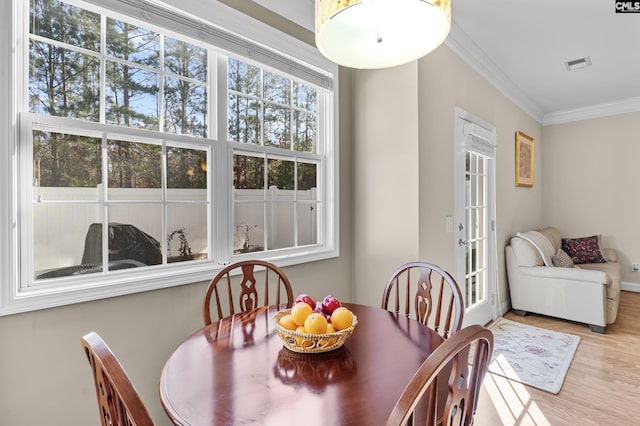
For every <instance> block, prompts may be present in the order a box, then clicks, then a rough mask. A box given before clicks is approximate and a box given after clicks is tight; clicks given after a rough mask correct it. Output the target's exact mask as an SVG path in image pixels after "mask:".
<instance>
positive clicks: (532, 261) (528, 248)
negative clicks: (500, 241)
mask: <svg viewBox="0 0 640 426" xmlns="http://www.w3.org/2000/svg"><path fill="white" fill-rule="evenodd" d="M511 248H512V249H513V254H514V256H515V258H516V263H517V264H518V266H526V267H532V266H542V265H544V262H543V260H542V256H540V252H539V251H538V250H536V248H535V247H534V246H533V244H531V243H530V242H529V241H527V240H525V239H524V238H519V237H513V238H511Z"/></svg>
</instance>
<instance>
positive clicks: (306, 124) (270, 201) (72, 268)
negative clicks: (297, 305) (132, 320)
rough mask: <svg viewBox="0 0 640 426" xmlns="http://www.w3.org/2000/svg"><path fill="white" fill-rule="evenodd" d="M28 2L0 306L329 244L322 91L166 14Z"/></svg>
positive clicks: (286, 256) (310, 256)
mask: <svg viewBox="0 0 640 426" xmlns="http://www.w3.org/2000/svg"><path fill="white" fill-rule="evenodd" d="M27 3H28V5H26V6H24V8H22V6H17V9H16V10H14V13H15V16H16V17H17V20H18V21H20V20H21V19H24V21H23V22H25V23H26V22H28V24H27V25H25V26H24V27H25V28H24V31H23V32H22V33H20V34H17V37H18V39H20V40H23V44H22V45H24V46H25V49H24V51H23V56H24V58H25V60H23V61H18V64H20V63H22V64H24V66H23V67H22V68H23V73H24V74H23V75H24V76H25V78H24V79H23V80H22V79H20V78H18V79H17V80H16V84H15V88H16V89H15V90H16V97H17V99H19V102H18V106H17V111H16V120H17V123H18V125H17V126H16V127H17V128H18V129H19V131H17V132H16V135H15V139H16V145H17V147H18V152H19V161H18V164H19V167H18V168H16V182H19V183H20V185H18V186H17V188H18V191H17V195H18V198H19V200H20V205H21V206H22V208H21V209H20V213H19V217H18V219H19V220H18V222H19V227H18V232H17V233H16V234H15V235H16V240H15V243H16V244H15V246H16V247H19V251H18V253H16V254H15V255H14V259H16V260H17V262H16V264H17V265H18V268H17V271H16V273H15V275H14V276H13V279H14V280H15V281H16V283H17V285H16V286H15V287H14V289H15V290H14V291H13V292H12V291H9V292H7V291H6V290H4V291H3V293H0V294H3V298H2V300H1V301H0V302H1V303H0V314H1V313H4V312H11V309H7V307H8V306H9V305H12V303H11V302H12V301H14V300H17V299H21V298H22V299H23V300H28V299H30V298H31V300H34V301H36V300H37V302H34V303H29V302H26V303H24V306H22V307H20V306H19V307H14V308H12V309H14V310H17V311H20V310H28V309H32V306H33V305H38V306H42V307H47V306H55V305H60V304H65V303H71V302H74V301H82V300H92V299H95V298H100V297H109V296H112V295H117V294H124V293H129V292H134V291H142V290H147V289H153V288H160V287H166V286H170V285H176V284H183V283H188V282H196V281H198V280H202V279H208V278H210V276H211V275H212V273H213V272H214V271H215V268H217V267H219V265H222V264H225V263H228V262H230V261H234V260H240V259H242V258H243V257H244V256H249V255H250V256H252V257H256V256H258V257H261V258H265V259H269V260H272V261H278V260H279V261H280V263H281V264H283V265H285V264H292V263H299V262H304V261H308V260H317V259H320V258H326V257H330V256H334V255H336V254H337V245H336V241H335V235H336V231H337V230H336V229H335V227H334V226H333V225H332V224H333V223H336V222H335V217H334V215H335V211H337V210H336V205H335V199H334V197H335V195H334V188H335V186H333V184H330V180H328V178H329V177H332V176H333V174H334V172H333V167H334V166H333V165H334V164H335V162H334V161H335V159H334V158H333V157H332V156H331V155H327V154H328V153H329V152H332V151H333V149H334V148H333V147H334V141H333V129H332V124H331V123H333V119H331V118H330V114H332V111H333V99H334V97H333V96H334V94H333V91H332V90H331V89H327V87H323V85H322V84H318V80H313V79H312V81H306V80H305V79H304V78H300V76H296V75H295V73H294V75H289V74H288V73H287V72H283V71H282V70H278V69H275V68H272V67H271V66H268V65H264V64H262V63H261V62H260V61H256V59H255V58H246V57H243V56H242V55H240V54H235V53H233V52H232V51H229V50H228V49H225V50H220V49H219V48H218V47H217V46H216V45H215V44H214V43H211V42H209V41H207V40H206V41H203V40H201V39H195V38H192V35H193V31H191V29H190V28H189V26H188V25H187V26H185V31H184V34H182V33H180V32H177V31H176V28H170V29H165V28H163V27H162V26H161V25H158V22H161V18H162V14H161V13H159V12H158V11H162V9H157V10H156V12H158V14H157V16H160V18H157V17H156V18H154V16H155V15H153V13H152V14H150V15H149V16H151V18H150V19H149V21H150V22H144V21H141V20H139V19H135V18H129V17H128V16H126V15H123V14H122V13H121V11H120V10H119V12H118V13H116V12H113V11H112V10H111V9H103V8H101V7H96V6H95V5H94V4H93V2H91V1H89V2H82V1H79V0H67V1H63V0H29V2H27ZM96 3H100V4H101V3H109V4H113V5H118V4H119V0H108V1H106V2H96ZM122 3H125V2H122ZM149 5H151V3H149ZM123 7H124V6H123ZM24 17H26V18H24ZM185 22H186V21H185ZM185 22H182V25H184V23H185ZM194 27H195V28H200V31H202V24H201V23H196V24H194ZM212 33H213V34H214V35H215V32H212ZM205 38H206V37H205ZM225 48H226V46H225ZM266 57H267V59H266V60H267V62H269V56H268V55H267V56H266ZM220 76H226V78H221V77H220ZM212 266H213V268H212ZM168 276H171V277H172V278H173V280H171V279H169V278H167V277H168ZM158 277H162V278H161V279H160V280H158ZM132 281H135V282H136V284H130V283H131V282H132ZM96 289H97V290H96ZM70 292H71V293H70ZM74 292H75V293H74ZM44 293H47V294H46V295H45V294H44ZM65 294H67V295H68V294H73V296H72V297H70V298H67V297H65ZM45 296H52V297H49V298H47V297H45ZM14 305H20V303H17V304H16V303H14Z"/></svg>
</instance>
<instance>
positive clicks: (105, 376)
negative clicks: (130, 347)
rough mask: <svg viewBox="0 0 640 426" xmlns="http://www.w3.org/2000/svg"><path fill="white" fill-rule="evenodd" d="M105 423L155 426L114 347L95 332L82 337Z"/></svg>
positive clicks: (123, 425)
mask: <svg viewBox="0 0 640 426" xmlns="http://www.w3.org/2000/svg"><path fill="white" fill-rule="evenodd" d="M81 342H82V347H83V348H84V351H85V354H86V355H87V359H88V360H89V364H90V365H91V370H92V371H93V380H94V383H95V386H96V396H97V397H98V410H99V412H100V421H101V423H102V426H153V419H152V418H151V415H150V414H149V411H147V408H146V407H145V405H144V403H143V402H142V400H141V399H140V396H139V395H138V392H137V391H136V389H135V388H134V387H133V384H132V383H131V381H130V380H129V376H127V373H126V372H125V371H124V369H123V368H122V365H121V364H120V362H119V361H118V359H117V358H116V356H115V355H114V354H113V352H111V349H109V347H108V346H107V344H106V343H105V342H104V340H102V338H101V337H100V336H99V335H98V334H97V333H95V332H93V331H92V332H90V333H87V334H85V335H84V336H82V339H81Z"/></svg>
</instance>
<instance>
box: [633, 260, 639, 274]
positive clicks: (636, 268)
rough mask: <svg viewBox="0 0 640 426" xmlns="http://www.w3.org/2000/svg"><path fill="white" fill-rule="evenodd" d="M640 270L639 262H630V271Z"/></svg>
mask: <svg viewBox="0 0 640 426" xmlns="http://www.w3.org/2000/svg"><path fill="white" fill-rule="evenodd" d="M638 271H640V262H633V263H632V264H631V272H638Z"/></svg>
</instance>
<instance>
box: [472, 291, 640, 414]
mask: <svg viewBox="0 0 640 426" xmlns="http://www.w3.org/2000/svg"><path fill="white" fill-rule="evenodd" d="M504 316H505V318H508V319H510V320H513V321H518V322H522V323H526V324H529V325H533V326H536V327H542V328H546V329H549V330H556V331H560V332H564V333H570V334H575V335H577V336H580V338H581V339H580V343H579V345H578V349H577V351H576V354H575V357H574V359H573V362H572V363H571V366H570V367H569V371H568V373H567V376H566V378H565V381H564V384H563V386H562V389H561V390H560V392H559V393H558V394H557V395H554V394H551V393H548V392H544V391H541V390H538V389H536V388H532V387H529V386H525V385H522V384H520V383H517V382H512V381H509V380H506V379H504V378H502V377H500V376H497V375H493V374H490V373H489V374H487V377H486V379H485V381H484V385H483V389H482V392H481V394H480V399H479V406H478V411H477V414H476V419H475V424H476V426H497V425H536V426H542V425H553V426H555V425H580V426H586V425H598V426H609V425H615V426H626V425H629V426H632V425H633V426H636V425H640V293H633V292H628V291H623V292H622V295H621V298H620V308H619V311H618V317H617V319H616V322H615V323H614V324H612V325H609V326H608V327H607V332H606V334H597V333H592V332H591V331H590V329H589V327H588V326H587V325H585V324H579V323H574V322H569V321H563V320H558V319H554V318H549V317H545V316H541V315H535V314H529V315H527V316H525V317H521V316H518V315H515V314H514V313H513V312H508V313H506V314H505V315H504Z"/></svg>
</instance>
